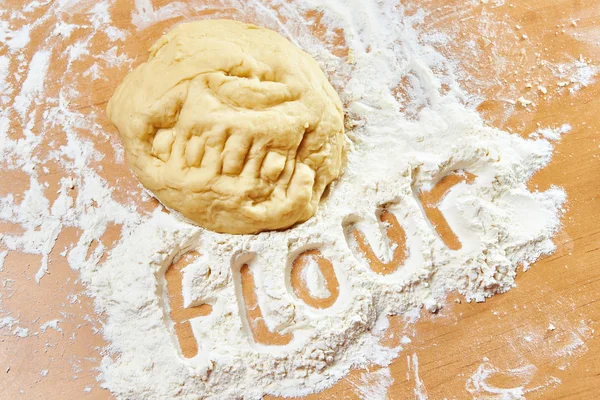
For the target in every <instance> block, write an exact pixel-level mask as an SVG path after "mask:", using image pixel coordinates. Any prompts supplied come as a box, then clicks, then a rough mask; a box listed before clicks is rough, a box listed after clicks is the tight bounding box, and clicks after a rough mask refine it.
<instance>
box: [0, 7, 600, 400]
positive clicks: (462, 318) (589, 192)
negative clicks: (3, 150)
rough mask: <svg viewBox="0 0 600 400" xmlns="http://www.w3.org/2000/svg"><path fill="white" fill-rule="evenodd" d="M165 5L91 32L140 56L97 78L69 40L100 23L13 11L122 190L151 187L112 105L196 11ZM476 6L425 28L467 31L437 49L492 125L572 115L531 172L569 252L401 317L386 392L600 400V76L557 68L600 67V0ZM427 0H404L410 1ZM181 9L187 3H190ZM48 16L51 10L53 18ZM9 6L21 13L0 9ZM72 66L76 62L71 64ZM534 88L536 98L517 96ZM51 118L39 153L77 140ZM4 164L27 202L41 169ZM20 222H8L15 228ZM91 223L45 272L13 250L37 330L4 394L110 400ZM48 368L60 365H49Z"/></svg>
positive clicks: (21, 302) (9, 364) (118, 13)
mask: <svg viewBox="0 0 600 400" xmlns="http://www.w3.org/2000/svg"><path fill="white" fill-rule="evenodd" d="M20 3H21V1H20V0H8V1H7V2H6V5H2V6H0V9H17V8H22V7H23V5H22V4H20ZM166 3H167V2H166V1H157V0H154V1H153V7H154V9H153V12H152V10H149V9H148V8H146V11H147V15H148V16H154V17H155V19H156V20H157V21H156V22H155V23H153V24H149V25H148V26H147V27H146V28H144V29H143V30H136V28H135V27H134V26H133V25H132V22H131V20H132V10H133V6H132V4H130V2H127V1H124V0H119V1H117V2H116V4H115V5H114V6H113V7H111V8H110V9H109V13H110V18H111V19H112V23H111V24H112V25H114V26H115V27H118V28H119V29H122V30H124V31H128V32H130V33H131V36H129V38H128V39H127V40H126V41H125V42H117V43H112V42H110V41H109V40H108V38H107V36H106V35H104V34H97V35H92V36H91V37H89V49H90V51H91V53H92V54H100V53H101V52H106V53H105V55H108V56H110V55H111V54H112V55H114V56H119V55H121V54H122V55H125V56H126V57H128V58H129V59H125V62H124V63H122V64H114V65H108V64H106V65H103V66H102V68H103V69H102V72H103V75H102V76H101V77H100V79H96V80H91V77H90V76H91V75H88V76H87V77H85V76H83V72H84V71H92V72H93V68H92V70H90V68H91V67H93V64H94V62H96V59H95V58H94V57H92V56H90V55H87V56H86V55H84V56H82V57H81V58H80V59H79V60H74V61H73V62H72V64H71V65H70V66H68V67H67V64H68V59H69V58H68V54H69V53H65V52H68V51H69V48H68V46H69V45H71V44H73V43H75V42H76V41H79V40H83V39H85V38H87V37H88V35H89V30H88V31H86V30H85V29H76V30H74V31H73V32H72V33H71V36H70V37H69V39H64V40H62V41H61V40H57V39H55V38H53V37H52V36H51V35H50V33H51V32H52V30H53V29H54V27H55V23H56V17H55V16H54V15H50V14H46V13H47V12H48V10H49V9H51V7H53V6H52V5H43V6H40V7H39V8H37V9H35V10H32V11H31V12H28V13H26V18H25V19H20V20H18V21H17V20H15V21H16V22H15V21H13V23H14V24H16V25H15V26H12V28H18V26H19V24H20V25H23V24H26V23H28V22H31V21H35V20H37V21H38V23H37V25H36V26H34V27H33V28H32V29H31V32H30V39H31V41H30V43H29V44H28V45H27V46H26V47H24V48H23V49H22V50H21V51H20V54H23V57H25V60H30V59H31V58H32V57H33V54H34V53H35V52H36V51H37V50H38V49H39V48H41V47H42V46H48V45H49V44H50V45H51V46H53V49H54V50H53V52H52V63H51V65H50V70H49V72H48V78H49V79H48V80H47V81H46V83H45V91H46V93H47V95H48V96H49V97H54V98H56V97H57V95H58V93H59V91H60V89H61V88H63V87H65V86H67V85H68V84H74V85H75V86H76V87H77V88H78V90H79V91H80V94H79V96H78V97H77V98H78V101H77V102H76V103H72V104H70V105H69V107H72V108H73V109H75V110H78V111H79V112H82V113H86V114H87V113H92V112H94V113H97V114H98V118H97V121H98V122H99V123H100V124H101V127H100V128H99V129H98V130H97V131H96V132H93V131H90V132H82V133H80V134H81V135H83V136H84V137H87V138H88V139H91V140H93V141H94V143H95V146H96V147H97V148H98V149H100V150H101V151H102V152H103V153H104V154H105V158H104V160H102V161H99V162H97V166H98V169H99V170H100V167H102V170H101V171H100V175H101V176H103V177H104V178H105V179H106V180H107V181H108V182H109V184H110V185H112V186H113V187H117V185H118V187H120V188H122V189H121V190H119V191H117V192H115V196H117V198H120V199H122V200H124V201H127V200H130V199H132V198H136V197H137V198H141V196H140V189H139V187H138V186H137V182H136V180H135V178H134V177H133V176H132V174H131V173H130V171H129V170H128V168H127V166H126V165H125V164H123V163H115V162H114V161H113V160H114V159H115V156H116V155H117V154H116V152H117V151H116V150H115V149H114V148H113V146H112V145H111V141H115V140H118V139H117V133H116V131H115V129H114V128H113V127H112V126H111V125H110V123H109V122H108V121H107V120H106V117H105V116H104V114H103V110H104V107H105V104H106V101H107V100H108V98H109V97H110V95H111V94H112V92H113V90H114V87H115V85H116V84H117V82H119V81H120V80H121V79H122V77H123V76H124V75H125V74H126V72H127V70H128V68H129V65H137V64H138V63H140V62H142V61H143V60H144V59H145V58H146V49H147V48H148V47H149V46H150V45H151V43H152V42H153V41H154V40H155V39H156V38H158V37H159V36H160V34H161V33H162V32H164V31H165V30H167V29H168V28H169V27H171V26H173V25H174V24H176V23H177V22H179V21H181V20H183V19H184V18H183V17H181V16H176V17H173V18H165V19H164V20H161V18H163V17H164V16H165V15H166V14H165V13H164V12H163V13H162V14H161V10H164V9H161V7H163V6H164V5H165V4H166ZM464 3H465V2H464V1H455V0H450V1H437V0H428V1H422V2H420V3H419V5H418V7H420V8H423V9H425V10H428V11H429V12H430V14H429V15H428V16H427V17H426V18H425V22H424V23H423V24H422V25H421V26H420V27H419V30H421V31H430V30H436V31H440V32H446V33H449V34H452V35H453V37H454V39H453V40H451V41H450V42H449V43H448V44H446V45H445V46H439V47H440V48H439V50H440V51H441V52H442V53H444V54H445V55H446V56H448V57H449V58H451V59H454V60H456V61H457V62H458V66H459V68H461V69H462V70H463V71H465V72H466V73H465V76H468V77H469V78H468V79H464V80H463V82H462V85H463V86H464V87H465V88H466V89H467V91H468V92H469V93H473V94H477V95H478V96H479V97H480V98H482V99H483V100H484V101H482V102H481V103H480V104H479V105H478V109H479V111H480V112H481V114H482V115H483V116H484V118H485V120H486V121H487V122H488V123H489V124H490V125H493V126H497V127H500V128H502V129H506V130H510V131H512V132H514V133H515V134H519V135H522V136H527V135H529V134H530V133H532V132H534V131H536V130H537V129H538V128H539V127H542V128H543V127H556V126H560V125H562V124H564V123H569V124H570V125H571V126H572V130H571V131H570V132H568V133H567V134H565V135H564V136H563V137H562V139H561V140H560V141H558V142H556V151H555V154H554V158H553V160H552V162H551V164H550V165H549V166H548V167H547V168H545V169H544V170H542V171H540V172H539V173H537V174H536V175H535V176H534V177H533V179H532V180H531V182H530V185H529V186H530V188H532V189H537V190H546V189H547V188H549V187H550V186H551V185H557V186H560V187H563V188H564V189H565V190H566V192H567V194H568V204H567V207H566V213H565V216H564V217H563V223H564V227H563V228H562V229H561V231H560V232H559V233H558V235H557V236H556V238H555V243H556V245H557V250H556V252H555V253H554V254H553V255H551V256H549V257H546V258H544V259H543V260H540V261H539V262H537V263H536V264H535V265H533V266H532V267H531V269H530V270H528V271H526V272H524V271H522V270H520V271H519V276H518V278H517V287H516V288H514V289H513V290H511V291H510V292H508V293H506V294H503V295H497V296H494V297H493V298H491V299H489V300H488V301H487V302H485V303H479V304H475V303H471V304H466V303H464V302H460V300H459V299H457V298H456V301H455V297H451V298H450V299H449V302H448V304H447V305H446V306H445V308H443V310H441V311H440V312H439V313H437V314H434V315H432V314H428V313H423V315H422V318H421V319H420V320H419V321H418V322H416V323H407V322H404V321H403V320H402V318H399V317H395V318H392V320H391V325H392V326H391V328H390V337H388V338H386V344H389V345H397V344H398V343H399V342H400V340H401V338H402V337H403V336H406V337H409V338H410V339H411V343H410V344H407V345H405V346H404V347H405V350H404V351H403V352H402V353H401V354H400V357H399V358H398V359H397V360H396V361H395V362H394V363H393V364H392V365H391V366H390V372H391V376H392V377H393V383H392V384H391V386H390V387H389V389H388V392H387V393H388V398H390V399H407V398H415V397H416V396H417V395H418V394H419V393H420V394H422V395H423V396H425V394H426V395H428V396H429V398H430V399H443V398H456V399H468V398H473V397H476V398H479V399H488V398H489V399H496V398H498V399H499V398H502V397H498V396H500V395H498V394H497V393H501V392H502V391H503V390H504V392H507V391H509V390H510V389H511V388H512V392H513V393H517V392H518V389H517V388H519V387H522V388H523V390H524V392H525V394H524V396H525V397H526V398H528V399H536V398H543V399H565V398H569V399H594V398H600V342H599V341H598V339H597V334H596V333H595V331H596V330H597V329H598V321H599V317H600V307H599V304H600V302H599V301H598V300H600V173H599V172H600V140H599V139H600V136H599V133H598V132H599V130H600V119H599V118H598V110H600V83H599V82H597V81H593V82H591V83H590V84H588V85H587V86H581V85H579V84H578V83H577V82H578V78H577V79H573V80H574V81H575V82H571V81H570V80H569V77H570V75H568V74H569V73H570V72H569V71H570V70H569V69H568V68H567V72H566V73H565V74H566V76H563V77H559V76H557V74H558V75H560V71H558V70H557V66H558V65H559V64H565V65H566V66H568V67H569V66H570V67H569V68H571V69H573V68H575V70H574V72H573V71H572V72H573V73H576V72H577V70H576V68H577V66H576V65H575V61H576V60H579V59H581V60H583V61H585V64H587V65H592V66H594V65H596V64H597V63H598V62H599V60H600V28H598V27H599V26H600V7H599V6H598V3H597V0H530V1H527V2H524V1H515V2H514V3H513V4H510V3H504V2H503V1H495V0H482V1H481V2H480V3H479V4H476V5H466V4H464ZM474 3H475V2H474ZM91 4H92V3H91V2H90V4H87V5H86V4H85V2H82V3H81V4H80V5H77V6H74V7H73V8H72V9H71V10H70V11H69V12H68V13H67V14H68V15H69V16H67V17H65V15H67V14H63V17H64V18H66V20H68V21H69V22H71V23H74V24H83V23H87V24H88V25H89V24H90V22H89V14H86V13H87V12H88V11H89V10H90V8H91ZM140 4H141V3H140ZM418 7H417V6H416V5H413V4H408V5H406V9H407V13H412V12H413V11H414V10H416V9H417V8H418ZM180 8H181V11H182V13H183V14H185V13H186V8H185V7H180ZM206 14H210V12H206ZM0 15H1V14H0ZM44 15H46V16H47V18H46V19H40V18H41V17H42V16H44ZM203 15H204V13H199V14H196V15H195V16H193V17H194V18H201V17H202V16H203ZM222 15H223V16H229V17H232V18H236V19H241V20H246V21H248V22H251V21H252V20H253V17H252V15H249V14H244V15H241V14H240V11H239V10H236V9H226V10H225V11H223V14H222ZM191 17H192V16H190V15H186V18H191ZM4 18H7V16H4V15H3V16H2V17H0V19H4ZM317 30H318V27H317ZM115 46H116V48H115V49H114V50H111V49H112V48H113V47H115ZM111 52H114V53H111ZM3 53H5V54H9V53H8V50H7V48H6V46H0V55H2V54H3ZM342 53H343V49H342ZM15 54H16V53H15ZM14 56H15V55H14V54H13V55H11V57H14ZM13 61H14V60H13ZM16 65H17V63H14V64H11V72H12V73H14V72H19V74H20V77H18V78H15V77H14V76H12V74H11V77H10V78H9V82H12V83H13V84H15V86H16V87H18V86H19V85H21V84H22V82H23V76H24V74H25V73H26V71H23V70H20V71H17V70H16ZM67 68H68V69H69V71H70V72H69V73H68V74H66V75H65V71H66V70H67ZM579 86H581V87H579ZM542 88H543V89H542ZM544 91H546V93H543V92H544ZM14 95H15V93H13V94H12V95H11V96H12V97H11V101H14ZM520 97H523V99H525V100H530V101H532V102H533V103H532V104H526V102H523V101H521V102H519V101H518V99H519V98H520ZM50 103H51V100H49V99H47V98H42V99H40V101H39V102H37V104H36V105H35V107H37V108H38V109H39V110H43V109H45V107H48V105H49V104H50ZM525 105H526V106H525ZM41 118H42V117H41V113H38V116H37V117H36V119H35V124H34V125H33V130H34V132H36V134H37V133H39V132H41V131H43V132H44V135H45V138H44V140H43V142H42V145H41V146H40V148H39V149H38V150H36V153H35V154H37V155H44V154H47V152H48V151H49V149H50V147H51V146H50V141H54V143H52V146H57V145H60V144H61V143H65V141H66V137H65V135H64V133H63V130H62V129H61V127H60V126H55V127H50V128H47V127H46V128H42V127H43V124H42V122H41ZM25 122H26V121H24V120H23V119H22V118H20V117H18V116H16V115H15V118H13V119H11V124H10V135H11V137H13V138H15V137H19V135H22V134H23V126H24V125H25ZM104 132H106V133H104ZM46 167H47V168H48V169H49V172H48V174H46V177H47V182H48V189H47V193H48V194H49V195H48V197H50V198H51V199H52V198H53V196H55V195H53V194H51V193H54V192H56V189H57V188H58V182H59V180H60V178H61V177H62V176H64V175H65V173H64V171H63V170H62V169H61V167H60V165H59V163H58V162H53V161H51V162H48V163H46ZM0 176H1V177H2V180H1V182H2V183H1V184H0V195H1V196H6V195H7V194H8V193H14V194H15V195H16V198H17V199H19V198H22V193H23V190H24V189H26V188H27V186H28V182H29V178H28V176H27V175H26V174H24V173H22V172H20V171H18V170H11V171H7V170H2V171H0ZM138 206H139V208H140V210H141V212H144V211H148V210H151V209H152V208H154V207H155V206H156V204H155V203H153V202H152V201H150V202H138ZM19 229H20V228H19V227H18V226H16V225H12V224H7V223H3V222H2V221H0V230H1V231H4V232H13V231H18V230H19ZM119 233H120V230H119V227H118V226H113V227H111V228H110V229H108V230H107V232H106V233H105V234H104V236H103V237H102V238H101V241H102V243H103V244H104V245H105V246H106V247H107V249H110V248H111V246H112V245H113V244H114V242H115V240H117V239H118V237H119ZM79 235H80V232H78V231H77V230H76V229H74V228H72V229H71V228H68V229H64V230H63V231H62V232H61V234H60V235H59V237H58V241H57V244H56V246H55V248H54V250H53V251H52V253H51V254H50V268H49V274H48V275H47V276H45V277H44V278H43V279H42V280H41V282H40V283H39V284H37V283H36V282H35V280H34V279H33V277H34V275H35V273H36V272H37V269H38V267H39V263H40V257H39V256H38V255H29V254H23V253H19V252H12V251H11V252H9V253H8V256H7V257H6V260H5V264H4V269H3V270H2V271H0V282H1V283H2V285H1V286H0V293H2V302H1V303H0V318H2V317H3V316H5V315H8V313H10V314H11V315H12V316H15V317H18V319H19V321H20V323H19V326H21V327H24V328H28V329H29V336H27V337H25V338H19V337H18V336H16V335H14V334H13V332H12V331H11V330H10V329H8V328H6V327H5V328H2V329H0V398H3V399H18V398H27V399H75V398H90V399H106V398H110V394H109V393H108V392H106V391H104V390H102V389H101V388H100V387H99V384H98V383H97V382H96V381H95V377H96V375H97V372H96V371H94V368H96V367H98V365H99V363H100V359H101V348H102V347H103V346H105V345H106V343H104V342H103V341H102V338H101V335H99V334H97V333H96V331H97V329H100V328H101V320H102V317H101V316H97V315H96V314H94V313H93V311H92V300H90V299H89V298H88V297H86V296H85V294H84V288H83V287H82V286H81V285H80V284H79V282H78V280H77V279H78V277H77V272H76V271H73V270H71V269H70V268H69V266H68V265H67V263H66V261H65V258H64V257H62V256H61V255H60V253H61V252H62V251H63V249H64V248H65V246H67V247H68V246H69V244H71V243H73V241H75V240H78V238H79ZM95 246H97V243H92V244H91V245H90V247H91V249H90V254H91V252H92V251H93V249H94V248H95ZM1 250H2V248H0V251H1ZM168 274H169V277H170V278H169V279H170V281H169V282H171V283H170V285H171V287H175V286H176V284H177V283H176V282H177V271H176V269H171V270H170V272H169V273H168ZM173 285H174V286H173ZM175 292H176V291H175ZM176 297H177V296H174V297H173V298H172V301H173V302H174V303H173V305H176V302H177V301H178V300H177V298H176ZM250 300H251V299H250ZM174 308H177V307H174ZM40 316H42V317H41V318H40ZM53 319H59V320H60V322H59V324H58V328H59V329H60V330H56V329H53V328H47V329H46V330H45V331H44V330H43V329H41V326H40V325H41V324H42V323H43V322H45V321H49V320H53ZM180 339H181V347H182V348H183V349H184V353H185V352H186V351H191V350H190V348H191V347H193V345H194V344H193V338H191V337H189V336H188V337H185V335H183V333H182V336H181V337H180ZM405 341H406V340H405ZM192 350H193V349H192ZM417 367H418V369H417ZM44 370H48V372H47V375H45V376H43V373H42V371H44ZM376 370H377V368H375V367H374V368H370V369H369V371H370V372H368V371H367V370H359V371H354V372H352V373H351V374H350V375H349V376H348V377H347V378H345V379H344V380H342V381H341V382H339V383H338V384H337V385H335V386H334V387H332V388H330V389H328V390H326V391H325V392H323V393H320V394H316V395H313V396H309V397H308V398H311V399H352V398H360V393H361V390H360V388H361V387H364V386H365V385H364V381H365V380H366V381H371V382H373V381H375V380H376V378H377V375H376V374H375V375H373V374H372V373H373V372H375V371H376ZM20 391H22V393H21V392H20ZM86 393H87V394H86ZM494 393H496V394H494ZM494 396H496V397H494ZM422 398H425V397H422Z"/></svg>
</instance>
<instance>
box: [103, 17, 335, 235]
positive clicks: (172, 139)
mask: <svg viewBox="0 0 600 400" xmlns="http://www.w3.org/2000/svg"><path fill="white" fill-rule="evenodd" d="M107 113H108V117H109V118H110V119H111V120H112V122H113V123H114V124H115V125H116V126H117V128H118V130H119V132H120V134H121V137H122V139H123V142H124V145H125V150H126V154H127V159H128V161H129V164H130V166H131V168H132V169H133V171H134V173H135V174H136V175H137V177H138V179H139V180H140V182H141V183H142V184H143V185H144V186H145V187H146V188H147V189H149V190H150V191H152V193H154V195H155V196H156V197H157V198H158V199H159V200H160V201H161V202H162V203H163V204H164V205H165V206H167V207H168V208H170V209H173V210H176V211H178V212H179V213H181V214H182V215H183V216H185V217H187V218H188V219H190V220H192V221H194V222H196V223H197V224H199V225H201V226H203V227H206V228H208V229H211V230H213V231H217V232H225V233H234V234H243V233H255V232H260V231H265V230H275V229H284V228H287V227H290V226H291V225H293V224H295V223H297V222H302V221H306V220H307V219H308V218H310V217H311V216H313V215H314V213H315V212H316V210H317V207H318V204H319V200H320V199H321V196H322V194H323V191H324V190H325V188H326V187H327V185H329V184H330V183H331V182H332V181H333V180H334V179H336V178H337V177H338V176H339V175H340V173H341V170H342V163H343V158H344V157H343V156H344V154H343V153H344V125H343V111H342V104H341V102H340V99H339V97H338V95H337V93H336V92H335V90H334V89H333V88H332V87H331V84H330V83H329V82H328V80H327V78H326V77H325V75H324V74H323V72H322V71H321V69H320V68H319V66H318V65H317V63H316V62H315V60H314V59H313V58H312V57H311V56H309V55H308V54H307V53H305V52H303V51H301V50H300V49H298V48H297V47H296V46H294V45H293V44H292V43H290V42H289V41H288V40H287V39H285V38H283V37H282V36H280V35H279V34H277V33H276V32H274V31H271V30H268V29H264V28H260V27H257V26H254V25H248V24H244V23H240V22H236V21H230V20H207V21H198V22H193V23H187V24H182V25H179V26H177V27H176V28H175V29H173V30H172V31H170V32H169V33H167V34H166V35H164V36H163V37H162V38H160V39H159V40H158V41H157V42H156V43H155V44H154V45H153V46H152V47H151V49H150V57H149V59H148V61H147V62H146V63H144V64H142V65H140V66H139V67H137V68H136V69H135V70H133V71H132V72H131V73H130V74H129V75H127V76H126V77H125V79H124V80H123V82H122V83H121V85H119V87H118V88H117V90H116V91H115V93H114V95H113V97H112V98H111V99H110V101H109V103H108V106H107Z"/></svg>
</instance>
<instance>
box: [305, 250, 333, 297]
mask: <svg viewBox="0 0 600 400" xmlns="http://www.w3.org/2000/svg"><path fill="white" fill-rule="evenodd" d="M302 280H303V281H304V283H305V285H306V287H307V289H308V293H309V294H310V295H311V296H312V297H316V298H317V299H326V298H328V297H329V296H331V293H330V292H329V290H328V289H327V283H326V281H325V277H324V276H323V273H322V272H321V268H319V263H318V261H317V258H316V257H313V256H309V257H307V263H306V265H305V266H304V269H303V270H302Z"/></svg>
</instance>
